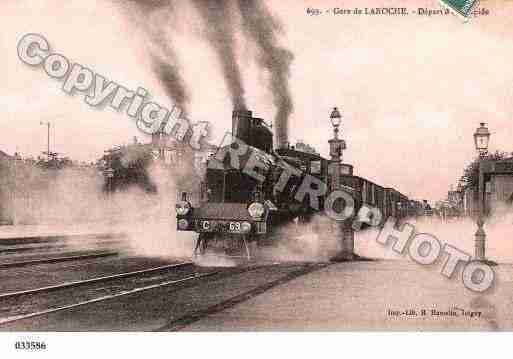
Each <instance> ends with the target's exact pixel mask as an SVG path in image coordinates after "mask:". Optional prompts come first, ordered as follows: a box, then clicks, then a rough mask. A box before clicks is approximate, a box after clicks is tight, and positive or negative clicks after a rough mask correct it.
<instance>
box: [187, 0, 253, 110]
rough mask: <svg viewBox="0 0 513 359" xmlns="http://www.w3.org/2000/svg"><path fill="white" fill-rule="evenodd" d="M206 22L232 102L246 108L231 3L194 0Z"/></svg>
mask: <svg viewBox="0 0 513 359" xmlns="http://www.w3.org/2000/svg"><path fill="white" fill-rule="evenodd" d="M193 3H194V5H195V6H196V8H197V9H198V12H199V14H200V16H201V18H202V19H203V21H205V23H206V25H207V26H206V30H205V31H206V36H207V38H208V40H209V41H210V44H211V45H212V46H213V48H214V49H215V51H216V53H217V56H218V58H219V61H220V62H221V68H222V72H223V76H224V78H225V81H226V84H227V86H228V91H229V92H230V97H231V100H232V104H233V106H234V107H235V108H236V109H239V110H243V109H246V102H245V99H244V88H243V86H242V79H241V73H240V69H239V66H238V64H237V58H236V54H235V33H234V27H233V23H232V21H231V19H232V18H233V14H232V12H231V11H230V8H229V3H228V2H227V1H224V0H209V1H203V0H193Z"/></svg>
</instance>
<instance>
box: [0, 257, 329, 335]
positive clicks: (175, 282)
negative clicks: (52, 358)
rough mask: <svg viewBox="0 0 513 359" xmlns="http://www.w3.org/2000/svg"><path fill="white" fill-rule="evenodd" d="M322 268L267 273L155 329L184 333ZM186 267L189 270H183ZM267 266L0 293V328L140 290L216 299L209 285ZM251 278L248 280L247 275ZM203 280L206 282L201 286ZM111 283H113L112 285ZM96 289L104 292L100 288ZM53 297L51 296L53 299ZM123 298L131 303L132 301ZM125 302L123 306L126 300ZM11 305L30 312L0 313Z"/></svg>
mask: <svg viewBox="0 0 513 359" xmlns="http://www.w3.org/2000/svg"><path fill="white" fill-rule="evenodd" d="M325 266H326V264H323V265H319V264H306V265H295V266H294V268H293V269H291V270H288V272H287V271H284V272H283V274H284V275H282V276H280V277H279V278H277V277H276V275H274V276H272V275H271V276H270V279H269V280H265V281H263V282H261V283H260V282H259V283H260V284H258V283H256V284H255V286H254V287H253V286H252V288H251V289H250V290H245V291H242V292H240V293H238V294H237V295H234V296H230V297H229V298H224V297H223V296H221V297H219V298H220V299H221V300H217V299H216V303H215V304H214V305H207V306H205V305H197V306H196V305H193V307H191V308H190V309H188V310H187V311H185V312H182V313H175V314H174V315H173V318H174V319H173V320H171V321H169V322H168V323H167V324H166V325H163V326H162V325H160V327H158V328H156V329H153V330H154V331H176V330H180V329H183V328H184V327H185V326H187V325H189V324H191V323H193V322H195V321H197V320H200V319H201V318H203V317H205V316H207V315H210V314H213V313H216V312H219V311H222V310H224V309H227V308H229V307H232V306H234V305H237V304H238V303H241V302H243V301H245V300H248V299H250V298H252V297H254V296H256V295H259V294H261V293H263V292H265V291H267V290H269V289H271V288H273V287H275V286H278V285H281V284H284V283H286V282H288V281H290V280H292V279H294V278H297V277H299V276H301V275H304V274H307V273H310V272H312V271H314V270H317V269H319V268H323V267H325ZM184 268H187V269H193V270H192V271H188V270H185V271H183V269H184ZM268 268H274V270H276V268H277V267H275V266H262V265H253V266H247V267H236V268H228V269H226V268H215V269H214V268H197V267H195V266H194V265H193V263H192V262H183V263H178V264H172V265H166V266H159V267H154V268H148V269H144V270H138V271H133V272H126V273H120V274H115V275H109V276H104V277H97V278H92V279H88V280H83V281H76V282H68V283H62V284H59V285H54V286H48V287H41V288H36V289H31V290H25V291H18V292H11V293H4V294H0V330H2V327H4V326H11V325H14V326H16V325H23V324H22V323H20V324H16V323H17V322H22V321H24V322H23V323H27V322H26V320H30V319H31V318H36V317H42V316H47V315H51V314H52V313H56V312H61V311H66V310H71V309H74V308H82V311H84V310H85V311H88V310H93V309H87V308H89V307H88V306H89V305H93V304H95V303H100V302H107V301H115V300H116V299H118V300H120V302H119V303H123V301H121V299H122V298H130V296H132V295H136V294H137V293H141V292H148V293H150V292H151V291H153V290H154V291H156V292H155V293H162V292H161V291H160V292H158V291H157V290H158V289H161V290H164V289H165V290H166V291H168V290H169V289H171V290H172V291H173V292H174V293H178V291H179V290H182V289H185V288H190V290H195V291H196V292H198V295H199V296H200V297H201V296H202V295H214V297H217V296H218V295H219V293H217V294H216V290H217V289H216V288H217V284H215V285H212V284H209V283H220V282H224V283H225V284H226V283H228V285H230V283H231V282H232V279H231V277H232V276H233V277H235V278H238V279H237V280H238V281H240V280H241V279H240V278H241V277H240V275H242V276H247V274H246V273H247V272H251V271H255V273H254V274H253V275H257V274H258V275H261V273H259V272H262V271H267V269H268ZM179 270H182V273H179V274H177V273H174V272H176V271H179ZM159 272H160V273H161V274H162V277H161V278H156V279H155V278H154V277H153V278H152V277H151V275H155V274H158V273H159ZM172 273H174V274H173V275H171V277H168V275H169V274H172ZM249 275H250V276H251V274H249ZM207 278H208V279H209V280H208V281H207V282H205V280H207ZM244 278H245V277H244ZM273 278H274V279H273ZM143 280H147V281H152V283H148V284H145V285H140V282H141V281H143ZM237 280H236V281H237ZM126 281H128V283H126ZM249 281H251V280H249ZM108 282H110V283H111V287H112V288H113V289H112V292H110V293H108V294H106V295H98V293H97V292H96V291H97V290H98V288H96V289H94V288H93V287H95V286H96V285H105V284H106V283H108ZM136 282H139V284H136ZM115 283H116V284H117V285H115ZM201 283H204V284H201ZM204 286H207V287H210V291H212V290H213V292H209V293H205V292H203V289H202V288H203V287H204ZM88 288H89V290H90V292H91V293H93V294H92V295H89V296H84V295H76V294H75V295H73V294H72V295H71V296H72V297H73V298H72V300H71V301H69V300H68V301H67V302H66V301H63V299H62V298H63V297H66V294H67V293H73V292H76V290H77V289H79V290H82V291H84V292H87V291H88ZM166 288H167V289H166ZM196 288H197V289H196ZM100 289H105V288H104V287H103V288H102V287H100ZM180 293H181V292H180ZM52 295H53V298H52V297H51V296H52ZM49 296H50V297H49ZM38 300H40V301H41V302H42V303H51V304H50V306H48V307H46V308H41V307H39V308H38V307H37V306H32V307H31V303H34V302H37V301H38ZM127 300H129V301H130V299H127ZM124 302H126V300H125V301H124ZM207 302H208V301H207ZM9 303H12V304H13V305H15V306H19V307H24V306H25V304H24V303H28V304H27V305H28V308H26V307H25V308H24V310H23V311H18V312H16V311H10V312H9V313H5V310H3V309H4V308H5V305H6V304H7V305H8V304H9ZM117 303H118V302H117V301H115V302H113V303H111V304H107V305H108V306H109V307H115V306H116V304H117ZM2 304H3V305H2ZM91 308H92V307H91ZM191 309H192V310H191ZM6 314H7V315H6ZM29 323H30V322H29ZM93 330H94V329H93Z"/></svg>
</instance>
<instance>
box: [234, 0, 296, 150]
mask: <svg viewBox="0 0 513 359" xmlns="http://www.w3.org/2000/svg"><path fill="white" fill-rule="evenodd" d="M238 5H239V9H240V12H241V15H242V26H243V28H244V31H245V32H246V34H247V36H248V37H250V38H251V39H253V41H255V43H256V44H257V46H258V51H259V53H258V58H257V61H258V64H259V65H260V66H261V67H262V68H264V69H266V70H268V71H269V73H270V75H271V83H270V86H271V92H272V94H273V96H274V105H275V106H276V108H277V111H278V112H277V114H276V119H275V128H276V137H277V141H278V144H283V143H284V142H286V141H287V138H288V128H289V124H288V121H289V116H290V114H291V112H292V110H293V104H292V99H291V94H290V89H289V81H288V80H289V75H290V64H291V62H292V60H293V58H294V56H293V55H292V53H291V52H290V51H289V50H287V49H284V48H283V47H280V46H279V45H278V41H277V38H276V34H277V33H279V32H280V31H281V29H282V28H281V25H280V23H279V22H278V21H277V20H276V19H275V18H274V17H273V16H272V15H271V13H270V12H269V10H268V9H267V8H266V7H265V5H264V4H263V3H262V2H260V1H255V0H238Z"/></svg>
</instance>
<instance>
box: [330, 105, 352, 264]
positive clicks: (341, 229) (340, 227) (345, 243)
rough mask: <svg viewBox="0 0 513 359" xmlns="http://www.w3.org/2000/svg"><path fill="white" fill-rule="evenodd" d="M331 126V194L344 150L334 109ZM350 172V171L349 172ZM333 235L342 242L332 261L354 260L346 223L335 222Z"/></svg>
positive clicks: (338, 175) (338, 187) (335, 184)
mask: <svg viewBox="0 0 513 359" xmlns="http://www.w3.org/2000/svg"><path fill="white" fill-rule="evenodd" d="M330 121H331V125H332V126H333V138H332V139H331V140H329V141H328V143H329V144H330V156H331V161H330V164H329V170H328V172H329V175H330V177H331V181H330V188H329V190H330V191H331V192H333V191H336V190H340V188H341V184H340V179H341V178H340V176H341V172H342V167H343V165H342V151H343V150H345V149H346V142H345V141H344V140H341V139H340V138H339V131H340V129H339V128H340V123H341V121H342V116H341V115H340V111H339V110H338V108H336V107H334V108H333V110H332V111H331V114H330ZM351 172H352V171H351ZM333 233H334V234H335V235H336V236H337V237H339V238H340V239H341V241H342V243H341V251H340V252H339V253H338V254H336V255H335V256H334V257H333V258H332V259H331V260H332V261H347V260H352V259H354V231H353V229H352V228H351V226H350V224H349V222H347V221H335V222H334V223H333Z"/></svg>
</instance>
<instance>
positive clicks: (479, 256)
mask: <svg viewBox="0 0 513 359" xmlns="http://www.w3.org/2000/svg"><path fill="white" fill-rule="evenodd" d="M489 142H490V132H489V131H488V128H487V127H486V126H485V123H484V122H481V124H480V126H479V127H478V128H477V129H476V132H475V133H474V143H475V146H476V151H477V152H478V153H479V159H478V171H479V183H478V196H477V210H478V215H477V221H476V222H477V231H476V234H475V238H476V240H475V252H474V256H475V259H476V260H479V261H483V262H487V263H490V264H495V262H492V261H488V260H487V259H486V253H485V249H486V233H485V231H484V229H483V225H484V207H485V193H484V173H483V162H484V161H485V159H484V158H485V156H486V154H487V153H488V144H489Z"/></svg>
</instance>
